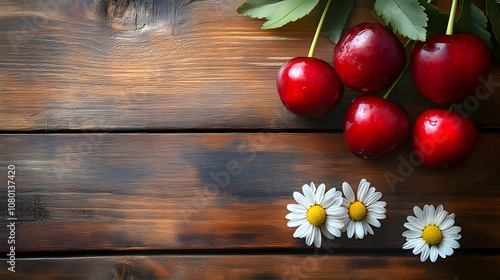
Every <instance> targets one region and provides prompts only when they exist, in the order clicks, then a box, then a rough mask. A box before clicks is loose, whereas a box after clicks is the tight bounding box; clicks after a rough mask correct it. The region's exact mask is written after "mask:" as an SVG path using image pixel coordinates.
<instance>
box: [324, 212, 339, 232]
mask: <svg viewBox="0 0 500 280" xmlns="http://www.w3.org/2000/svg"><path fill="white" fill-rule="evenodd" d="M325 225H326V227H327V229H328V230H329V231H330V232H332V230H331V229H333V228H343V227H344V223H343V222H342V221H341V220H339V219H334V218H332V217H331V216H327V217H326V222H325Z"/></svg>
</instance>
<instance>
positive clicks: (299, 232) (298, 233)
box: [293, 222, 313, 238]
mask: <svg viewBox="0 0 500 280" xmlns="http://www.w3.org/2000/svg"><path fill="white" fill-rule="evenodd" d="M312 226H313V225H311V224H310V223H309V222H307V223H303V224H302V225H300V226H299V227H298V228H297V229H296V230H295V232H294V233H293V237H295V238H297V237H298V238H304V237H306V235H307V233H309V231H310V230H311V227H312Z"/></svg>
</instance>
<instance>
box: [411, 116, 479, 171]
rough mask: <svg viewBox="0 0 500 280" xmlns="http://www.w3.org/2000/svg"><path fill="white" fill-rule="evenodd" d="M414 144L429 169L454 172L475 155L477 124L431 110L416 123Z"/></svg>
mask: <svg viewBox="0 0 500 280" xmlns="http://www.w3.org/2000/svg"><path fill="white" fill-rule="evenodd" d="M411 142H412V146H413V151H414V152H415V155H416V156H417V158H418V159H419V160H420V161H421V162H422V163H423V164H424V165H425V166H427V167H429V168H431V169H438V170H447V169H453V168H456V167H458V166H460V165H462V164H464V163H465V162H466V161H467V160H468V159H469V158H470V157H471V156H472V154H473V153H474V150H475V149H476V144H477V129H476V126H475V125H474V122H472V121H471V120H470V119H469V118H467V117H465V116H463V115H461V114H459V113H455V112H451V111H448V110H443V109H430V110H427V111H425V112H424V113H422V114H421V115H420V117H418V119H417V121H416V122H415V126H414V127H413V131H412V136H411Z"/></svg>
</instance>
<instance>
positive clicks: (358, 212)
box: [349, 201, 366, 221]
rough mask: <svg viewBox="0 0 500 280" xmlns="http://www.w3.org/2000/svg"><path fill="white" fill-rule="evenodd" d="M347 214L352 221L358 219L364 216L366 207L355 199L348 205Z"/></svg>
mask: <svg viewBox="0 0 500 280" xmlns="http://www.w3.org/2000/svg"><path fill="white" fill-rule="evenodd" d="M349 216H351V219H353V220H354V221H359V220H361V219H363V218H364V217H365V216H366V207H365V205H364V204H363V203H361V202H359V201H356V202H354V203H352V204H351V206H349Z"/></svg>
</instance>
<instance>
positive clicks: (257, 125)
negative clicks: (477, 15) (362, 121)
mask: <svg viewBox="0 0 500 280" xmlns="http://www.w3.org/2000/svg"><path fill="white" fill-rule="evenodd" d="M38 2H41V3H47V4H45V5H41V4H39V3H38ZM115 2H120V1H118V0H109V1H107V0H79V1H62V0H41V1H24V2H22V3H20V2H16V1H2V3H4V4H3V5H2V9H1V11H0V20H1V22H0V32H1V34H2V38H3V40H0V53H1V54H2V55H1V56H0V85H1V87H2V103H1V104H0V119H1V120H2V122H0V129H1V130H10V131H21V130H35V131H39V130H42V131H43V130H57V129H79V130H81V129H83V130H89V129H92V130H122V129H123V130H137V129H142V130H151V129H186V128H197V129H207V128H208V129H212V128H251V129H261V128H274V129H285V128H305V129H310V128H341V123H342V119H343V114H344V112H345V109H346V108H347V106H348V104H349V103H350V102H351V100H352V99H353V98H354V97H356V96H358V95H359V93H356V92H354V91H352V90H348V89H346V93H345V98H344V99H343V100H342V102H341V104H340V105H339V106H338V108H337V109H336V110H334V111H333V112H332V113H331V114H329V115H328V116H325V117H323V118H321V119H320V120H315V121H310V120H305V119H301V118H299V117H296V116H295V115H293V114H290V113H288V112H287V111H286V110H285V109H284V107H283V106H282V104H281V102H280V100H279V98H278V94H277V93H276V88H275V80H276V73H277V72H278V69H279V67H280V66H281V65H282V64H283V63H284V62H285V61H287V60H288V59H290V58H292V57H295V56H305V55H307V52H308V50H309V44H310V43H311V40H312V36H313V34H314V30H315V28H316V25H317V21H318V19H317V18H318V17H317V13H313V14H311V15H310V16H308V17H306V18H305V19H303V20H300V21H297V22H295V23H291V24H289V25H287V26H286V27H284V28H282V29H278V30H260V26H261V24H262V22H261V21H259V20H255V19H251V18H249V17H244V16H241V15H238V14H237V13H236V12H235V9H236V7H237V6H238V5H239V4H241V3H242V2H243V1H238V0H232V1H228V0H220V1H186V0H176V1H170V0H156V1H139V0H137V1H131V4H130V5H128V6H127V7H126V8H125V7H124V8H123V9H125V10H126V12H124V15H122V16H121V17H119V15H120V14H121V13H120V12H119V9H114V8H112V7H111V8H110V7H109V3H115ZM122 2H128V1H122ZM440 2H442V3H440V7H442V8H443V9H444V10H446V9H449V8H446V7H448V6H449V3H448V2H449V1H440ZM478 2H479V1H478ZM134 3H135V4H134ZM151 3H156V6H151V5H152V4H151ZM172 9H173V10H174V11H172ZM106 11H109V13H110V14H111V15H109V14H108V12H106ZM370 11H372V10H371V6H370V3H369V1H357V2H356V8H355V10H354V12H353V14H352V17H351V18H350V20H349V23H348V26H353V25H355V24H358V23H361V22H366V21H380V20H381V19H380V18H379V17H378V16H377V15H376V14H374V12H370ZM112 15H115V17H113V16H112ZM130 17H137V22H136V20H135V19H134V20H132V19H131V18H130ZM333 47H334V45H333V44H332V43H331V41H329V39H328V38H327V37H326V36H321V38H320V40H319V42H318V47H317V50H316V57H317V58H321V59H324V60H326V61H329V62H331V60H332V57H333ZM409 72H410V71H408V73H406V75H405V77H404V78H403V81H402V82H401V83H400V84H399V85H398V86H397V87H396V89H395V91H394V93H393V94H392V95H391V96H390V98H389V99H390V100H391V101H396V102H400V103H402V104H403V105H405V106H406V108H407V109H408V111H409V113H410V116H411V119H412V120H415V119H416V118H417V117H418V115H419V114H420V113H422V112H423V111H425V110H427V109H429V108H433V107H443V106H436V105H435V104H433V103H432V102H430V101H428V100H427V99H425V98H424V97H423V96H422V95H421V94H420V93H419V92H418V90H417V89H416V88H415V86H414V84H413V82H412V80H411V76H410V74H409ZM485 78H486V80H489V81H491V82H490V85H489V86H488V88H487V91H486V92H485V93H484V94H481V98H480V99H479V100H475V101H477V102H475V101H471V102H470V104H465V105H464V109H463V110H464V111H465V112H467V113H468V114H471V115H472V118H473V119H474V120H475V121H476V122H477V124H478V126H480V127H498V126H499V121H498V118H493V117H492V116H493V115H495V114H496V111H497V108H498V107H499V106H500V97H499V96H500V95H499V94H494V93H493V94H491V93H490V92H491V91H493V92H498V91H499V90H500V67H499V66H498V65H496V66H495V67H494V68H493V70H492V77H491V78H490V79H488V78H487V77H485ZM479 109H480V110H479Z"/></svg>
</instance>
